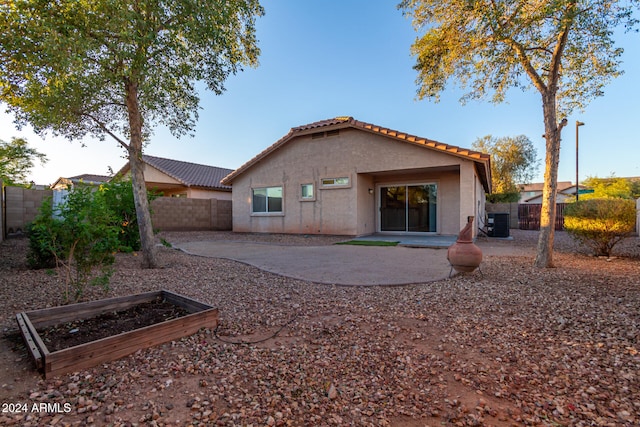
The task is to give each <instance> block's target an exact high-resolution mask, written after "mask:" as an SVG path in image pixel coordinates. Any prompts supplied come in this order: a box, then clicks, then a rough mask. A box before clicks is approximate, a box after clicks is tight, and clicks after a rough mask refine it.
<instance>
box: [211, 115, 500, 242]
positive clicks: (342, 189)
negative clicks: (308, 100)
mask: <svg viewBox="0 0 640 427" xmlns="http://www.w3.org/2000/svg"><path fill="white" fill-rule="evenodd" d="M222 184H224V185H229V186H232V187H233V192H232V196H233V198H232V200H233V230H234V231H236V232H264V233H297V234H336V235H349V236H361V235H368V234H374V233H407V234H409V233H431V234H441V235H456V234H457V233H458V232H459V231H460V230H461V229H462V228H463V227H464V225H465V224H466V223H467V217H468V216H471V215H473V216H475V217H476V218H478V217H482V218H484V216H485V193H490V192H491V188H490V187H491V168H490V157H489V155H487V154H484V153H479V152H476V151H472V150H468V149H464V148H460V147H456V146H452V145H448V144H443V143H441V142H437V141H432V140H429V139H426V138H422V137H418V136H414V135H409V134H407V133H404V132H399V131H395V130H391V129H388V128H385V127H382V126H377V125H374V124H371V123H365V122H361V121H359V120H355V119H354V118H353V117H336V118H334V119H329V120H322V121H318V122H315V123H311V124H308V125H303V126H298V127H294V128H292V129H291V130H290V131H289V133H287V134H286V135H285V136H284V137H282V138H281V139H280V140H278V141H276V142H275V143H274V144H273V145H271V146H270V147H268V148H267V149H265V150H264V151H263V152H261V153H260V154H258V155H257V156H255V157H254V158H253V159H251V160H249V161H248V162H247V163H245V164H244V165H242V166H241V167H240V168H238V169H236V170H235V171H233V172H232V173H230V174H229V175H228V176H226V177H225V178H224V179H223V180H222ZM474 229H477V228H475V227H474Z"/></svg>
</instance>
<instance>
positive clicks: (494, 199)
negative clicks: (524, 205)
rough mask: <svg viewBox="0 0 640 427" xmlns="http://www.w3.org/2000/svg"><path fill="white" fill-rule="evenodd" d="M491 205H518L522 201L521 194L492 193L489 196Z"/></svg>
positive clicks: (488, 199)
mask: <svg viewBox="0 0 640 427" xmlns="http://www.w3.org/2000/svg"><path fill="white" fill-rule="evenodd" d="M487 201H488V202H489V203H517V202H518V201H520V193H519V192H517V191H515V192H511V193H491V194H489V195H488V196H487Z"/></svg>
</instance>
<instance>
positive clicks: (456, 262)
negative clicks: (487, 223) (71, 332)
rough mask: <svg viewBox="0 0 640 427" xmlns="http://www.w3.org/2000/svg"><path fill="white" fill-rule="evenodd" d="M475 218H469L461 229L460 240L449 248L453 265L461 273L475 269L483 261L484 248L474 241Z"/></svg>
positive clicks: (448, 252) (449, 256)
mask: <svg viewBox="0 0 640 427" xmlns="http://www.w3.org/2000/svg"><path fill="white" fill-rule="evenodd" d="M473 218H474V217H473V216H470V217H468V218H467V225H465V226H464V228H463V229H462V230H460V234H459V235H458V240H456V242H455V243H454V244H453V245H451V246H449V249H448V250H447V259H448V260H449V263H450V264H451V267H453V268H454V269H455V270H456V271H459V272H461V273H468V272H471V271H473V270H475V269H476V268H478V266H479V265H480V263H481V262H482V250H481V249H480V248H479V247H477V246H476V245H475V244H474V243H473Z"/></svg>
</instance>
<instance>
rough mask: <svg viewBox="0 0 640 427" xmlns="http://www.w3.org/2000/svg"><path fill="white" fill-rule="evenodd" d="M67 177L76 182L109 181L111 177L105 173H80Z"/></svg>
mask: <svg viewBox="0 0 640 427" xmlns="http://www.w3.org/2000/svg"><path fill="white" fill-rule="evenodd" d="M67 179H69V180H71V181H73V182H78V181H81V180H82V181H83V182H85V183H98V182H109V180H110V179H111V177H110V176H107V175H93V174H89V173H84V174H82V175H77V176H70V177H69V178H67Z"/></svg>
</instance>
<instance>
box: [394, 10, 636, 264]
mask: <svg viewBox="0 0 640 427" xmlns="http://www.w3.org/2000/svg"><path fill="white" fill-rule="evenodd" d="M399 8H401V9H403V10H404V13H405V14H407V15H409V16H410V17H411V18H412V21H413V26H414V28H415V29H416V31H417V32H418V33H419V35H418V37H417V39H416V41H415V42H414V43H413V45H412V47H411V48H412V53H413V54H414V55H415V57H416V64H415V66H414V68H415V69H416V70H417V71H418V77H417V79H416V81H417V83H418V85H419V86H418V99H424V98H428V99H432V100H435V101H438V100H439V99H440V94H441V93H442V92H443V91H444V90H445V88H446V86H447V84H448V83H454V84H459V85H460V86H461V87H462V88H463V89H464V90H466V93H465V94H464V95H463V96H462V99H461V100H462V101H463V102H464V101H467V100H470V99H485V98H486V97H487V96H489V95H491V94H492V97H491V101H492V102H494V103H498V102H503V101H504V100H505V97H506V95H507V93H508V92H509V90H510V89H512V88H519V89H523V90H525V89H531V88H535V89H536V90H537V91H538V93H539V94H540V96H541V99H542V111H543V121H544V138H545V140H546V152H545V173H544V176H545V190H544V191H545V193H546V194H548V195H549V196H548V197H544V198H543V199H542V214H541V217H540V234H539V238H538V250H537V253H536V259H535V262H534V264H535V265H536V266H537V267H551V266H553V261H552V253H553V233H554V227H553V224H554V220H555V218H554V215H553V214H554V212H555V211H554V209H552V206H553V205H555V203H556V190H557V186H558V183H557V176H558V163H559V161H560V137H561V133H562V129H563V127H565V126H566V124H567V119H566V117H567V116H568V115H569V114H570V113H571V112H572V111H573V110H575V109H584V108H585V107H586V105H587V104H588V103H589V102H590V101H591V100H593V99H594V98H596V97H598V96H601V95H602V94H603V88H604V87H605V86H606V85H607V84H608V83H609V81H610V80H611V79H613V78H615V77H617V76H619V75H620V74H622V71H621V70H620V64H621V59H620V57H621V55H622V52H623V49H621V48H619V47H616V46H615V42H614V40H613V35H614V30H615V29H616V27H620V26H624V27H625V28H626V29H627V30H628V29H631V28H633V27H635V26H637V24H638V19H637V18H636V17H635V13H637V8H638V2H637V1H625V0H590V1H573V0H540V1H535V2H532V1H529V0H493V1H486V0H474V1H471V0H402V2H401V3H400V5H399Z"/></svg>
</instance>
